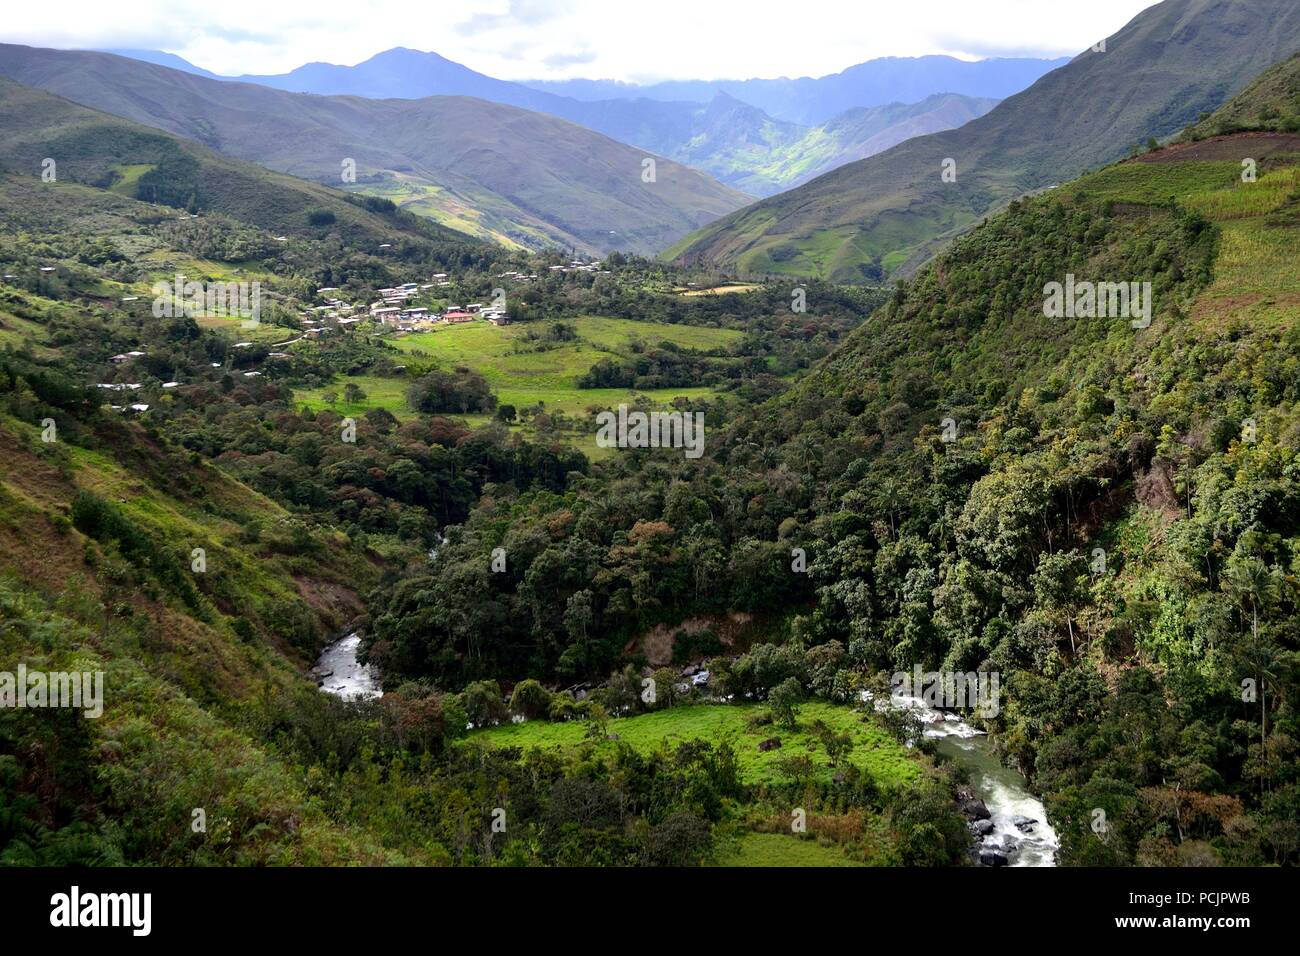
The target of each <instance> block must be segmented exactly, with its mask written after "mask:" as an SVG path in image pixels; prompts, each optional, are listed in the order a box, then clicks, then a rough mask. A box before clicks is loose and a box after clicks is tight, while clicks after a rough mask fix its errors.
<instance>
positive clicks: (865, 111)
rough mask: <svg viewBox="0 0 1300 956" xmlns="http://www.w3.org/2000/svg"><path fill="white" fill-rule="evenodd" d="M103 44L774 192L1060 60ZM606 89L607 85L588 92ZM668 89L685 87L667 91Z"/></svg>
mask: <svg viewBox="0 0 1300 956" xmlns="http://www.w3.org/2000/svg"><path fill="white" fill-rule="evenodd" d="M107 52H111V53H116V54H119V55H122V56H127V57H130V58H132V59H137V60H143V61H145V62H149V63H155V64H157V65H160V66H167V67H170V68H172V69H178V70H182V71H184V72H188V73H193V74H194V75H196V76H203V77H205V78H207V79H225V80H231V81H236V82H245V83H256V84H258V85H260V86H268V87H272V88H274V89H280V90H286V91H289V92H297V93H316V94H319V95H322V96H335V95H349V96H365V97H369V98H372V99H419V98H423V97H427V96H472V97H476V98H478V99H484V100H488V101H490V102H493V103H501V104H504V105H507V106H517V107H519V108H521V109H526V110H531V111H533V112H539V113H546V114H548V115H551V116H557V117H559V118H561V119H566V120H569V121H570V122H572V123H577V124H578V125H580V126H585V127H587V128H588V129H591V130H595V131H596V132H598V133H603V134H604V135H606V136H608V137H610V138H611V139H616V140H618V141H619V142H622V143H627V144H629V145H632V146H637V147H639V148H641V149H645V150H649V151H650V152H652V153H656V154H658V155H661V156H667V157H669V158H671V159H674V160H677V161H678V162H681V163H686V164H689V165H691V166H694V167H695V168H697V169H700V170H703V171H705V172H707V173H710V174H711V175H713V176H714V177H716V178H717V179H718V180H720V181H721V182H723V183H726V184H727V185H729V186H732V187H734V188H736V189H740V190H743V191H745V192H747V193H750V194H751V195H754V196H770V195H772V194H774V193H777V192H779V191H781V190H782V189H788V188H790V187H791V186H795V185H798V184H799V183H802V182H806V181H807V180H809V179H811V178H813V177H814V176H817V175H820V174H821V173H823V172H828V171H829V170H831V169H834V168H836V167H837V166H841V165H843V164H844V163H847V162H851V161H853V160H855V159H861V158H863V157H865V156H870V155H872V154H873V153H875V152H879V151H880V150H881V149H886V148H888V147H889V146H892V145H894V144H895V143H898V142H901V141H902V140H904V139H907V138H908V137H911V136H917V135H920V134H922V133H932V132H937V131H940V130H944V129H951V128H953V127H954V126H960V125H961V124H962V123H965V122H967V121H968V120H970V119H973V118H975V117H977V116H982V115H984V113H987V112H988V111H989V110H990V109H992V107H993V106H994V105H995V104H996V102H997V99H998V98H999V97H1001V96H1005V95H1008V94H1010V93H1014V92H1017V91H1019V90H1021V89H1023V88H1024V87H1025V86H1026V85H1028V83H1030V82H1032V81H1033V80H1034V79H1036V78H1037V77H1038V76H1041V75H1042V74H1043V73H1044V72H1046V71H1047V70H1049V69H1052V68H1054V67H1055V66H1056V65H1059V63H1058V61H1054V60H985V61H980V62H978V63H964V62H962V61H960V60H954V59H952V58H951V57H919V58H916V59H890V60H874V61H871V62H869V63H864V64H859V65H858V66H856V67H852V68H850V69H849V70H846V71H844V72H843V73H839V74H835V75H833V76H828V77H823V78H821V79H817V80H814V79H809V78H803V79H799V80H745V81H739V82H736V83H715V84H710V83H707V82H704V81H698V82H697V81H691V82H687V83H681V84H661V85H659V86H654V87H645V88H641V87H635V86H627V85H624V84H604V85H601V84H600V83H596V84H594V85H592V84H591V83H590V81H573V82H574V84H575V90H576V91H577V92H575V93H573V94H570V93H567V92H563V91H560V92H556V91H552V90H550V89H537V88H534V87H533V86H530V85H527V84H523V83H514V82H510V81H507V80H499V79H495V78H493V77H490V76H486V75H484V74H482V73H478V72H476V71H474V70H471V69H469V68H468V67H466V66H463V65H461V64H459V63H455V62H453V61H451V60H448V59H447V58H446V57H442V56H439V55H438V54H436V53H426V52H421V51H419V50H409V49H405V48H400V47H399V48H396V49H392V50H387V51H385V52H383V53H379V54H377V55H375V56H373V57H370V58H369V59H367V60H365V61H364V62H362V63H358V64H356V65H355V66H338V65H335V64H330V63H309V64H306V65H305V66H301V67H299V68H298V69H296V70H292V71H290V72H289V73H284V74H278V75H265V76H264V75H244V76H239V77H220V76H217V75H216V74H214V73H211V72H209V71H207V70H203V69H201V68H199V67H196V66H194V65H193V64H191V63H189V62H188V61H186V60H184V59H182V58H181V57H179V56H176V55H174V54H171V53H162V52H158V51H152V50H110V51H107ZM560 86H564V84H560ZM602 89H608V91H609V92H610V95H609V96H607V97H606V96H592V95H590V94H591V92H592V91H593V90H602ZM669 90H672V91H675V92H676V94H677V95H675V96H669V95H667V91H669ZM941 94H942V95H941ZM759 104H775V107H776V109H775V111H772V110H767V109H765V108H764V107H763V106H762V105H759Z"/></svg>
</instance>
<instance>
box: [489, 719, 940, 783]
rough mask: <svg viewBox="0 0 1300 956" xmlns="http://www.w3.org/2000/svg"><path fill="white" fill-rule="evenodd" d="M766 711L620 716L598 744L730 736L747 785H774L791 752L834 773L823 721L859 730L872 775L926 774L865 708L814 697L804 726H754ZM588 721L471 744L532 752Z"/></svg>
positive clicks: (894, 779)
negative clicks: (767, 743) (822, 738)
mask: <svg viewBox="0 0 1300 956" xmlns="http://www.w3.org/2000/svg"><path fill="white" fill-rule="evenodd" d="M766 710H767V708H766V707H764V706H762V705H759V704H697V705H685V706H679V707H671V708H668V709H666V710H659V711H654V712H652V713H649V714H641V715H639V716H636V717H623V718H615V719H613V720H610V721H609V727H608V729H609V738H610V739H609V740H607V741H604V742H600V743H598V744H597V746H602V747H604V746H608V747H613V746H614V745H615V740H614V738H615V737H616V738H617V741H618V742H622V743H626V744H628V745H629V746H631V747H632V748H634V749H635V750H638V751H641V752H648V751H652V750H655V749H657V748H659V747H661V746H663V745H664V744H668V745H670V746H673V745H676V744H679V743H684V742H686V741H688V740H708V741H711V742H712V743H714V744H719V743H723V742H727V743H730V744H731V745H732V746H733V747H734V748H735V751H736V759H737V761H738V763H739V765H740V773H741V778H742V779H743V780H744V782H745V783H747V784H751V785H753V784H775V783H780V782H782V781H783V780H786V779H788V778H786V777H784V776H783V774H782V770H781V763H782V761H783V760H786V759H788V758H790V757H809V758H810V759H811V760H812V762H813V763H814V764H815V765H816V767H817V770H816V772H815V775H814V779H815V780H818V781H823V782H824V781H829V780H830V779H831V777H832V776H834V774H835V770H834V769H832V768H831V767H830V766H829V764H828V763H827V758H826V753H825V750H824V749H823V748H821V747H820V746H819V744H818V742H817V738H816V736H815V735H813V734H812V733H810V732H809V727H810V725H811V724H813V723H814V722H816V721H819V720H820V721H823V722H824V723H825V724H826V725H827V726H828V727H830V728H831V729H832V730H834V731H836V732H837V733H845V732H847V733H848V734H849V735H850V736H852V738H853V747H852V749H851V750H850V751H849V754H848V756H847V757H846V758H845V759H846V760H847V762H848V763H850V764H852V765H853V766H855V767H857V768H858V769H859V770H863V771H865V772H866V773H868V774H870V775H871V777H872V779H873V780H875V781H876V782H877V783H878V784H879V785H880V786H882V787H884V788H891V787H896V786H901V785H904V784H906V783H908V782H910V781H912V780H915V779H916V778H917V777H919V776H920V775H921V767H920V765H919V764H918V758H917V757H916V756H915V755H913V754H912V753H911V752H910V751H908V749H907V748H906V747H904V746H903V745H902V744H900V743H898V742H897V741H896V740H895V739H894V738H893V737H891V736H890V735H889V734H888V733H887V732H886V731H885V730H884V729H883V728H882V727H880V726H879V725H877V724H876V723H874V722H873V721H872V720H871V718H870V717H869V716H867V715H866V714H865V713H863V712H861V711H855V710H853V709H852V708H849V707H845V706H842V705H839V704H830V703H826V702H824V701H812V702H809V703H805V704H803V705H802V706H800V708H799V726H798V729H796V730H794V731H789V730H784V729H782V728H779V727H776V726H774V725H772V724H770V723H769V724H766V725H761V726H751V724H750V719H751V718H753V717H756V716H757V715H759V714H762V713H764V712H765V711H766ZM589 726H590V725H589V724H588V723H586V722H578V721H565V722H561V723H553V722H551V721H544V720H530V721H525V722H524V723H519V724H506V725H503V726H500V727H490V728H487V729H484V730H480V731H476V732H474V733H472V734H470V736H469V738H468V739H469V741H470V742H471V743H486V744H488V745H490V746H492V747H522V748H524V749H525V750H528V749H532V748H534V747H540V748H542V749H547V748H572V747H578V746H580V745H582V744H583V743H584V741H585V740H586V739H587V737H586V732H587V729H588V727H589ZM770 738H779V739H780V741H781V746H780V747H779V748H776V749H773V750H769V751H767V752H760V751H759V749H758V745H759V743H761V742H762V741H764V740H768V739H770Z"/></svg>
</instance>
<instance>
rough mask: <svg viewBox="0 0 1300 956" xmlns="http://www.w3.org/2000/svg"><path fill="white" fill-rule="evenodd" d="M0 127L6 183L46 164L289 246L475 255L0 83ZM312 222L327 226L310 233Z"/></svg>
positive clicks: (444, 236)
mask: <svg viewBox="0 0 1300 956" xmlns="http://www.w3.org/2000/svg"><path fill="white" fill-rule="evenodd" d="M0 125H2V126H3V128H4V130H5V136H4V137H3V140H0V169H4V170H8V171H10V172H13V173H17V174H22V175H26V176H39V175H40V173H41V170H42V163H43V161H44V160H45V159H46V158H47V157H48V158H50V159H53V160H54V161H55V167H54V170H55V175H56V180H57V182H61V183H69V182H72V183H81V184H85V185H89V186H95V187H99V188H106V189H110V190H111V191H112V192H113V193H115V194H117V195H122V196H126V197H129V198H131V199H142V200H145V201H147V202H151V203H157V204H159V205H161V206H169V207H172V208H175V209H179V210H182V211H186V210H188V211H189V212H191V213H199V212H212V213H220V214H223V215H226V216H229V217H231V218H233V219H238V220H240V221H242V222H246V223H249V224H251V225H254V226H258V227H260V228H262V229H264V230H268V231H271V232H274V233H277V234H280V235H284V236H285V237H286V239H288V240H294V241H296V240H298V239H301V238H306V237H322V236H324V235H326V234H328V233H335V234H337V235H338V236H339V237H340V238H342V239H343V240H345V241H347V242H348V243H349V244H350V245H352V246H353V247H355V248H357V249H360V250H366V251H368V252H370V253H378V251H379V246H380V245H382V244H384V243H389V244H392V243H397V242H403V241H404V242H426V243H428V242H437V243H453V244H455V243H458V244H462V245H464V246H467V247H472V246H473V245H475V243H474V241H473V240H471V239H470V237H468V236H466V235H464V234H462V233H457V232H454V231H452V230H450V229H445V228H442V227H440V226H437V225H435V224H433V223H430V222H428V221H426V220H421V219H418V218H416V217H411V216H403V215H401V214H399V213H397V212H396V211H395V210H392V209H391V208H389V210H388V211H384V207H381V206H376V207H374V209H371V208H367V207H366V206H365V205H364V204H362V203H359V202H355V201H351V200H349V198H348V196H347V195H346V194H344V193H343V192H341V191H339V190H336V189H330V188H328V187H326V186H322V185H318V184H316V183H310V182H306V181H304V180H301V179H295V178H294V177H292V176H286V175H282V174H279V173H274V172H270V171H269V170H266V169H263V168H261V167H259V166H256V165H254V164H253V163H247V162H242V161H240V160H237V159H231V158H229V157H226V156H222V155H221V154H219V153H216V152H213V151H212V150H210V149H207V148H205V147H202V146H199V145H197V144H195V143H191V142H188V141H186V140H183V139H179V138H177V137H175V136H170V135H167V134H165V133H160V132H158V131H156V130H153V129H149V128H147V127H144V126H140V125H137V124H136V123H132V122H129V121H127V120H123V119H119V118H117V117H115V116H109V115H107V114H105V113H100V112H98V111H96V110H92V109H87V108H86V107H84V106H78V105H77V104H76V103H72V102H70V101H68V100H65V99H63V98H61V97H58V96H52V95H50V94H49V93H44V92H41V91H40V90H35V89H31V88H29V87H25V86H21V85H19V84H17V83H13V82H11V81H9V80H5V79H0ZM56 208H57V207H56ZM376 210H378V211H376ZM314 212H316V213H328V214H329V215H330V216H332V217H333V218H332V220H331V221H330V222H329V223H328V224H326V225H314V224H313V223H312V221H311V214H312V213H314ZM155 214H157V213H155Z"/></svg>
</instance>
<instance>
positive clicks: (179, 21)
mask: <svg viewBox="0 0 1300 956" xmlns="http://www.w3.org/2000/svg"><path fill="white" fill-rule="evenodd" d="M1153 5H1154V0H343V2H340V0H220V2H214V0H127V2H126V3H125V4H114V3H106V2H104V0H58V2H56V3H27V2H17V0H14V2H11V3H8V4H6V10H5V15H4V18H3V21H2V22H0V37H2V38H3V39H4V40H5V41H7V42H10V43H25V44H29V45H33V46H50V47H60V48H67V49H104V48H122V47H136V48H142V49H153V50H165V51H167V52H169V53H175V54H178V55H180V56H183V57H184V58H185V59H187V60H189V61H191V62H192V63H195V64H197V65H198V66H201V67H204V68H205V69H208V70H212V71H213V72H215V73H222V74H228V75H233V74H240V73H263V74H265V73H283V72H286V71H288V70H290V69H292V68H294V67H296V66H301V65H302V64H303V63H308V62H311V61H313V60H319V61H325V62H328V63H342V64H349V65H350V64H354V63H359V62H361V61H362V60H365V59H367V58H368V57H370V56H373V55H374V54H375V53H378V52H380V51H382V50H386V49H389V48H391V47H395V46H405V47H411V48H413V49H417V50H432V51H434V52H437V53H440V54H442V55H443V56H445V57H447V58H449V59H452V60H455V61H457V62H459V63H464V64H465V65H466V66H469V67H472V68H473V69H476V70H479V71H480V72H483V73H487V74H489V75H492V76H498V77H502V78H505V79H530V78H550V79H562V78H566V77H588V78H592V79H619V80H630V81H638V82H645V81H653V80H659V79H695V78H699V79H719V78H748V77H755V76H761V77H776V76H823V75H825V74H827V73H836V72H838V71H840V70H842V69H844V68H845V67H847V66H851V65H853V64H854V63H861V62H862V61H864V60H870V59H873V58H875V57H881V56H919V55H922V54H927V53H947V54H951V55H953V56H958V57H961V58H963V59H980V58H984V57H989V56H1061V55H1067V54H1068V55H1073V54H1075V53H1078V52H1080V51H1081V50H1083V49H1084V48H1085V47H1088V46H1091V45H1092V44H1093V43H1095V42H1096V41H1097V39H1099V38H1101V37H1106V36H1110V35H1111V34H1113V33H1115V32H1116V31H1117V30H1119V29H1120V28H1121V27H1122V26H1123V25H1124V24H1125V23H1127V22H1128V21H1129V20H1131V19H1132V18H1133V17H1134V16H1135V15H1136V14H1137V13H1139V12H1140V11H1141V10H1143V9H1145V8H1147V7H1150V6H1153Z"/></svg>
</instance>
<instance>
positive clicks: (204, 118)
mask: <svg viewBox="0 0 1300 956" xmlns="http://www.w3.org/2000/svg"><path fill="white" fill-rule="evenodd" d="M0 75H4V76H7V77H9V78H10V79H13V80H15V81H17V82H20V83H26V84H27V85H31V86H36V87H39V88H41V89H45V90H48V91H50V92H53V93H57V94H59V95H60V96H65V97H67V98H68V99H71V100H74V101H75V102H78V103H82V104H84V105H86V106H91V107H94V108H96V109H101V110H104V111H105V112H109V113H113V114H115V115H117V116H122V117H125V118H127V119H131V120H134V121H135V122H138V123H143V124H146V125H149V126H155V127H157V128H159V129H163V130H167V131H168V132H171V133H175V134H177V135H180V136H185V137H187V138H189V139H193V140H196V141H198V142H200V143H203V144H204V145H207V146H210V147H212V148H213V149H216V150H219V151H220V152H222V153H225V154H227V155H230V156H235V157H238V158H240V159H247V160H252V161H254V162H257V163H261V164H262V165H264V166H267V167H269V168H271V169H277V170H281V171H283V172H288V173H292V174H293V175H296V176H301V177H304V178H309V179H315V180H319V181H321V182H326V183H329V184H331V185H343V184H344V183H343V178H342V174H343V171H344V162H345V161H346V160H353V161H355V165H356V180H357V181H356V183H355V188H358V189H361V190H364V191H366V192H370V193H377V194H380V195H387V196H388V197H389V198H392V199H393V200H394V201H396V202H398V203H399V204H409V205H410V207H411V208H412V210H413V211H417V212H420V213H422V214H425V215H429V216H431V217H432V218H434V219H437V220H438V221H440V222H443V223H446V224H448V225H450V226H452V227H454V228H457V229H459V230H460V231H463V232H467V233H470V234H473V235H479V236H485V237H492V238H494V239H497V240H501V241H505V242H507V243H514V244H518V245H521V246H540V245H545V244H562V245H569V246H574V247H577V248H579V249H582V250H585V251H589V252H603V251H606V250H609V249H613V248H620V249H625V250H630V251H636V252H650V251H655V250H656V249H659V248H662V247H663V246H664V245H666V244H667V243H670V242H672V241H674V240H675V239H677V238H680V237H681V236H682V235H685V234H686V233H687V232H689V231H690V230H692V229H696V228H698V227H700V226H702V225H704V224H705V223H707V222H709V221H711V220H712V219H715V218H717V217H718V216H720V215H722V214H724V213H727V212H730V211H731V210H733V209H736V208H737V207H739V206H741V205H743V204H744V202H745V201H746V199H747V198H748V197H746V196H745V195H743V194H742V193H739V192H736V191H735V190H732V189H729V188H727V187H725V186H723V185H722V184H720V183H718V182H716V181H714V180H713V179H711V178H710V177H708V176H706V175H704V174H702V173H699V172H696V171H695V170H692V169H689V168H687V167H685V166H682V165H680V164H678V163H675V162H672V161H671V160H668V159H664V158H658V159H657V160H656V169H655V173H656V175H655V177H654V181H653V182H645V181H643V168H644V167H643V160H645V159H646V158H647V157H646V154H645V152H644V151H643V150H639V149H634V148H632V147H630V146H625V145H623V144H622V143H618V142H615V141H613V140H611V139H608V138H607V137H605V136H601V135H599V134H597V133H593V132H592V131H590V130H588V129H585V128H583V127H581V126H577V125H575V124H572V123H568V122H565V121H563V120H560V119H557V118H554V117H551V116H546V115H543V114H541V113H533V112H527V111H524V110H519V109H515V108H513V107H510V106H503V105H500V104H495V103H488V102H486V101H484V100H480V99H470V98H468V97H462V96H435V97H428V98H425V99H420V100H403V99H388V100H372V99H364V98H361V97H357V96H311V95H306V94H301V93H288V92H284V91H282V90H275V89H270V88H269V87H265V86H260V85H256V84H253V83H234V82H226V81H218V80H211V79H208V78H206V77H200V76H195V75H192V74H188V73H183V72H180V71H177V70H172V69H169V68H166V67H161V66H155V65H152V64H147V63H143V62H141V61H138V60H134V59H128V58H124V57H118V56H113V55H110V54H105V53H88V52H75V51H58V50H44V49H35V48H31V47H22V46H13V45H0Z"/></svg>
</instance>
